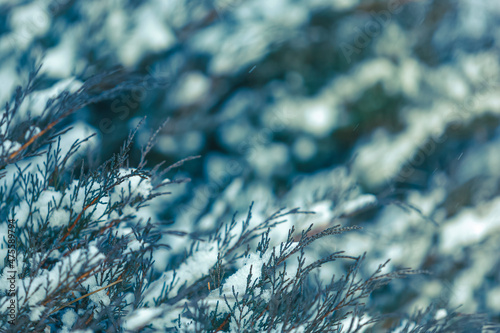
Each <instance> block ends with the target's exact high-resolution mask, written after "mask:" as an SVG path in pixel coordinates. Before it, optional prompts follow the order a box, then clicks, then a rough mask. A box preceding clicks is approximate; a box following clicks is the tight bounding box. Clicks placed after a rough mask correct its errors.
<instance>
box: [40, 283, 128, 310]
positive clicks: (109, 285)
mask: <svg viewBox="0 0 500 333" xmlns="http://www.w3.org/2000/svg"><path fill="white" fill-rule="evenodd" d="M122 281H123V279H119V280H117V281H115V282H113V283H111V284H108V285H107V286H106V287H102V288H99V289H97V290H95V291H93V292H91V293H88V294H86V295H83V296H81V297H78V298H77V299H75V300H73V301H71V302H69V303H66V304H64V305H63V306H61V307H59V308H57V309H55V310H54V311H52V312H51V313H50V314H49V315H52V314H53V313H54V312H57V311H59V310H61V309H64V308H65V307H67V306H70V305H71V304H73V303H75V302H78V301H79V300H81V299H84V298H85V297H88V296H90V295H93V294H95V293H98V292H99V291H101V290H104V289H106V288H109V287H112V286H114V285H115V284H118V283H120V282H122Z"/></svg>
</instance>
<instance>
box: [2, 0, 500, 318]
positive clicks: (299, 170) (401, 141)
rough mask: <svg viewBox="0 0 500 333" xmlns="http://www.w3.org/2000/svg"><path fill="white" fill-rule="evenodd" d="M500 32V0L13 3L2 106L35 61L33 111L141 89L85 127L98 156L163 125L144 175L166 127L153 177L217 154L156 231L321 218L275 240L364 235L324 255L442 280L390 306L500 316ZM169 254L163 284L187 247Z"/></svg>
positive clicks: (398, 292) (188, 169)
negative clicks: (90, 89) (296, 213)
mask: <svg viewBox="0 0 500 333" xmlns="http://www.w3.org/2000/svg"><path fill="white" fill-rule="evenodd" d="M499 20H500V4H499V3H498V2H497V1H495V0H481V1H473V0H436V1H431V0H391V1H389V0H383V1H377V0H336V1H331V0H309V1H295V0H273V1H267V0H245V1H242V0H220V1H215V0H203V1H191V0H169V1H162V0H150V1H136V0H110V1H96V0H87V1H75V0H54V1H49V0H42V1H19V0H16V1H8V0H0V63H1V66H0V101H1V102H2V103H5V102H6V101H8V100H9V99H10V98H11V96H12V94H13V92H14V89H15V87H16V85H19V84H23V82H25V81H26V79H27V71H26V68H25V67H26V66H25V64H27V63H29V62H30V61H31V59H43V60H42V62H43V66H42V70H41V73H42V74H43V76H41V77H40V78H39V80H38V82H37V88H36V89H37V92H36V96H37V97H36V98H34V99H33V101H32V105H31V106H30V108H29V112H31V114H32V115H34V116H37V115H39V114H40V112H41V110H42V109H43V107H40V105H42V106H43V103H45V101H46V100H47V99H48V98H49V97H52V96H55V94H57V93H58V92H60V91H62V90H64V89H70V90H71V89H75V87H78V86H79V85H81V82H84V81H85V80H86V79H87V78H89V77H91V76H92V75H95V74H99V73H104V72H109V71H111V72H112V74H111V75H109V77H108V79H107V80H106V81H103V82H101V83H100V84H99V85H96V87H95V89H96V92H98V91H100V90H104V89H109V87H113V86H117V85H119V84H127V83H131V82H132V83H133V84H132V85H131V88H130V89H129V90H126V91H125V92H123V93H122V94H121V95H120V96H119V97H117V98H115V99H112V100H109V101H105V102H101V103H98V104H94V105H91V106H88V107H86V108H84V109H82V110H79V111H78V112H77V113H75V114H74V115H73V116H72V118H71V124H72V126H74V130H73V133H74V134H72V135H73V136H72V137H74V138H78V137H81V136H83V135H88V134H91V133H97V136H96V138H93V140H91V142H90V143H89V144H90V145H91V146H92V147H94V149H95V150H94V152H93V154H92V155H91V157H92V159H94V160H95V161H96V162H102V161H104V160H106V159H108V158H109V157H111V156H112V154H113V153H116V152H117V151H119V149H120V147H121V145H122V143H123V141H124V140H125V139H126V138H127V136H128V135H129V132H130V130H132V129H134V128H135V127H136V126H137V125H138V123H139V122H140V120H141V119H142V118H143V117H145V116H146V117H147V118H146V120H145V121H144V124H143V126H141V127H140V129H139V132H138V135H137V138H136V142H135V145H136V148H137V150H135V151H133V152H132V156H131V162H130V165H131V166H134V165H137V164H138V162H139V159H140V151H139V148H140V147H141V146H143V145H145V144H146V143H147V141H148V139H149V137H150V135H151V133H153V132H154V131H156V130H157V129H158V128H159V127H160V126H161V124H162V123H163V122H164V121H165V120H167V119H168V121H167V123H166V124H165V126H164V127H162V128H161V131H160V134H159V136H158V140H157V144H156V146H155V148H154V149H153V151H152V153H151V154H150V155H149V164H148V166H150V167H152V166H154V165H155V164H157V163H160V162H163V161H165V162H166V163H167V165H168V164H172V163H175V162H176V161H178V160H181V159H184V158H187V157H189V156H194V155H201V157H200V158H199V159H196V160H193V161H190V162H188V163H186V164H184V165H183V166H182V167H181V168H179V169H176V171H175V172H173V173H171V174H169V175H167V176H168V177H169V178H174V179H175V178H181V177H189V178H191V179H192V181H191V182H190V183H187V184H182V185H176V186H172V187H171V188H170V189H169V190H171V192H172V194H171V195H170V196H168V197H166V198H165V199H158V200H157V201H156V202H155V204H153V205H152V206H151V207H150V208H149V209H150V210H151V214H152V216H154V219H156V220H158V221H172V222H171V224H172V225H171V226H170V227H171V228H174V229H177V230H185V231H189V232H193V231H196V232H197V233H200V234H202V235H203V234H207V235H208V234H209V233H210V232H211V231H213V230H214V229H215V227H216V226H217V225H219V224H220V223H223V222H229V221H230V217H231V216H232V214H233V213H234V212H235V211H238V212H240V213H241V214H243V215H244V214H246V211H247V209H248V206H249V205H250V203H251V202H252V201H255V206H254V216H255V218H256V219H257V220H258V219H259V218H263V217H265V216H268V215H269V214H271V213H272V212H274V211H275V210H276V209H277V208H279V207H282V206H287V207H290V208H292V207H296V206H300V207H301V208H302V209H307V210H314V211H316V212H317V214H316V215H315V216H314V217H310V216H307V217H305V216H304V217H300V218H299V217H297V218H294V219H291V220H290V221H288V222H287V223H286V224H284V225H283V228H279V229H277V230H276V231H275V235H274V237H275V241H276V242H278V244H279V241H282V240H283V239H284V238H285V237H286V231H287V229H288V227H290V226H291V225H292V224H293V225H295V226H296V228H297V229H299V230H300V229H303V228H306V227H307V226H309V224H311V223H314V228H313V230H314V231H316V232H317V231H320V230H322V229H324V228H326V227H328V226H331V225H334V224H338V223H341V224H343V225H353V224H357V225H361V226H362V227H363V230H362V231H359V232H354V233H351V234H348V235H345V236H342V237H337V238H335V239H334V240H333V241H332V240H331V239H330V241H328V242H327V241H323V242H321V243H320V244H318V245H317V246H316V247H315V248H314V251H313V252H312V253H311V254H310V255H311V256H312V257H315V256H317V257H318V258H319V257H321V256H324V255H325V254H328V253H330V252H332V251H333V250H345V251H346V252H347V254H350V255H360V254H362V253H363V252H364V251H367V262H366V265H365V266H366V267H365V268H364V269H365V270H366V272H365V273H366V274H369V273H372V272H373V270H374V269H376V268H377V267H378V265H379V264H380V263H382V262H385V260H386V259H389V258H391V263H390V265H389V268H390V269H395V268H403V267H411V268H414V269H425V270H428V271H431V272H432V273H433V274H432V275H422V276H416V277H413V278H412V279H410V280H402V281H394V283H392V284H390V285H389V286H387V287H386V288H385V289H383V290H380V291H379V292H377V293H376V294H375V295H373V296H372V300H371V302H372V303H371V304H373V305H372V308H373V309H374V310H375V311H380V312H383V313H387V312H390V311H396V312H408V311H413V310H414V309H417V308H422V307H426V306H428V305H429V304H434V306H435V307H436V308H446V309H451V308H453V307H457V306H460V305H461V308H460V309H459V311H462V312H480V313H484V314H485V315H486V316H487V318H488V319H489V320H491V321H495V322H500V284H499V282H500V255H499V253H500V186H499V185H500V182H499V180H500V131H499V123H500V94H499V93H500V85H499V74H500V66H499V54H498V50H499V46H500V45H499V43H500V21H499ZM243 215H242V216H243ZM169 237H172V236H169ZM280 237H281V238H280ZM162 241H163V242H165V243H167V244H169V245H170V246H171V247H172V250H170V251H166V250H160V251H159V252H158V253H157V254H156V257H155V259H156V263H155V269H156V270H157V271H158V272H161V271H163V270H165V269H166V268H167V267H170V266H172V265H174V264H175V260H177V259H176V258H177V255H178V254H180V253H183V251H184V250H185V249H186V247H187V245H186V241H185V240H183V239H178V238H167V237H166V238H165V239H163V240H162ZM343 269H345V267H338V265H337V266H335V267H334V266H332V267H327V268H325V269H324V270H323V271H322V273H321V274H322V275H324V276H323V277H325V278H328V276H331V275H332V274H333V273H338V272H342V271H343Z"/></svg>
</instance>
